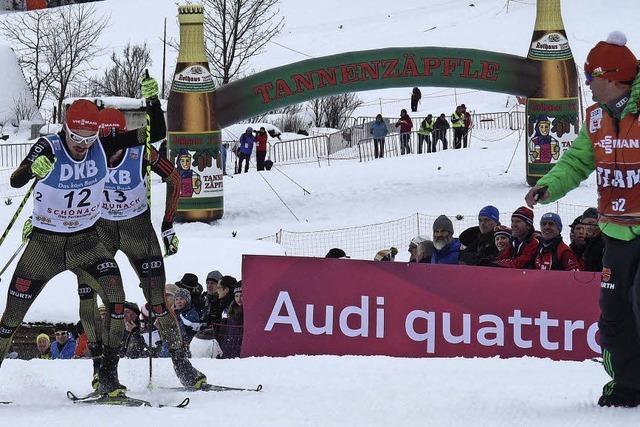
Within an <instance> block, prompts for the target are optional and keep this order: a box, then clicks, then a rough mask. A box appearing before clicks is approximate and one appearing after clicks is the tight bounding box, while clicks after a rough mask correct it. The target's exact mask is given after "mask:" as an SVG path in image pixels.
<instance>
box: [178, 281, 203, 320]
mask: <svg viewBox="0 0 640 427" xmlns="http://www.w3.org/2000/svg"><path fill="white" fill-rule="evenodd" d="M176 286H177V287H179V288H182V289H186V290H187V291H189V293H190V294H191V301H192V306H193V308H194V309H195V310H196V311H197V312H198V313H202V300H201V299H200V295H202V292H203V290H202V285H201V284H200V283H199V281H198V276H196V275H195V274H193V273H185V274H184V275H183V276H182V279H180V280H178V281H177V282H176Z"/></svg>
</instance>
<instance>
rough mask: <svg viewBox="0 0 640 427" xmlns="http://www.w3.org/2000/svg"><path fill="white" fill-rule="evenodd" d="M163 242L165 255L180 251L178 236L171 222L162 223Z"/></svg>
mask: <svg viewBox="0 0 640 427" xmlns="http://www.w3.org/2000/svg"><path fill="white" fill-rule="evenodd" d="M162 243H164V252H165V253H164V256H170V255H173V254H175V253H177V252H178V244H179V243H180V241H179V240H178V236H176V232H175V230H174V229H173V224H171V223H170V222H163V223H162Z"/></svg>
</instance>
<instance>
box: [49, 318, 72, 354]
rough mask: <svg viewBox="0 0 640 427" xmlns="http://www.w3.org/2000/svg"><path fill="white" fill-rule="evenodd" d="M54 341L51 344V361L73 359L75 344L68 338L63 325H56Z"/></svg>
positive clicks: (67, 332)
mask: <svg viewBox="0 0 640 427" xmlns="http://www.w3.org/2000/svg"><path fill="white" fill-rule="evenodd" d="M55 335H56V340H55V341H54V342H52V343H51V358H52V359H73V355H74V354H75V352H76V342H75V341H74V340H73V338H71V336H69V331H68V330H67V327H66V326H64V325H58V326H57V327H56V331H55Z"/></svg>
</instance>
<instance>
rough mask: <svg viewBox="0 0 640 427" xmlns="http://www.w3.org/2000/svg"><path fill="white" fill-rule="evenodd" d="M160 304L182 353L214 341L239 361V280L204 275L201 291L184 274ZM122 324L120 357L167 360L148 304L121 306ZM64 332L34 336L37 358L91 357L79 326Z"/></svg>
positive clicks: (189, 275)
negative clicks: (175, 329)
mask: <svg viewBox="0 0 640 427" xmlns="http://www.w3.org/2000/svg"><path fill="white" fill-rule="evenodd" d="M165 303H166V305H167V307H168V308H169V309H170V312H171V315H172V316H174V317H175V319H176V321H177V322H178V325H179V330H180V334H181V335H182V341H183V345H184V346H185V348H186V349H189V346H190V344H191V341H192V340H193V339H194V338H196V337H197V339H205V340H216V342H217V345H216V347H219V348H220V349H221V352H220V353H221V354H220V355H219V357H221V358H233V357H239V356H240V349H241V346H242V328H243V320H244V316H243V304H242V282H241V281H238V280H237V279H236V278H235V277H232V276H223V275H222V273H220V272H219V271H217V270H214V271H211V272H210V273H209V274H208V275H207V278H206V289H203V286H202V285H200V283H199V281H198V277H197V276H196V275H195V274H193V273H186V274H184V275H183V277H182V279H180V280H179V281H177V282H176V283H175V284H174V283H168V284H167V285H166V286H165ZM105 311H106V310H105V309H104V306H100V307H99V310H98V315H99V316H100V317H104V315H105ZM124 322H125V333H124V337H123V346H122V353H121V356H122V357H128V358H132V359H137V358H143V357H149V355H151V356H152V357H170V354H169V348H168V346H167V344H166V343H164V342H163V341H162V339H161V337H160V333H159V331H158V329H157V325H156V324H155V323H156V322H155V321H154V322H150V321H149V305H148V303H147V304H145V305H143V306H142V307H140V306H139V305H138V304H136V303H135V302H129V301H127V302H125V306H124ZM69 329H70V328H69V327H68V326H67V325H65V324H58V325H56V326H55V328H54V336H55V340H54V341H51V337H50V336H49V335H47V334H46V333H41V334H39V335H38V336H37V338H36V347H37V349H38V356H37V357H38V358H39V359H74V358H83V357H91V356H90V354H89V352H88V345H87V344H88V343H87V337H86V334H85V333H84V330H83V328H82V323H81V322H78V323H77V324H76V325H75V327H73V328H72V330H71V331H70V330H69ZM16 357H17V356H16Z"/></svg>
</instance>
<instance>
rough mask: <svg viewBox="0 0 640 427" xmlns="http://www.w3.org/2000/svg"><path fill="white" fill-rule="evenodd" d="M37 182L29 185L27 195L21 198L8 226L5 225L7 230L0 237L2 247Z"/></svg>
mask: <svg viewBox="0 0 640 427" xmlns="http://www.w3.org/2000/svg"><path fill="white" fill-rule="evenodd" d="M37 182H38V181H37V180H35V181H33V184H31V187H29V189H28V190H27V194H25V195H24V197H23V198H22V202H20V206H18V209H16V213H14V214H13V217H12V218H11V221H9V225H7V228H6V229H5V230H4V233H2V237H0V245H2V242H4V239H6V238H7V235H8V234H9V231H11V227H13V224H14V223H15V222H16V220H17V219H18V217H19V216H20V212H22V209H23V208H24V205H26V204H27V200H29V196H31V193H32V192H33V189H34V188H35V186H36V183H37Z"/></svg>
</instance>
